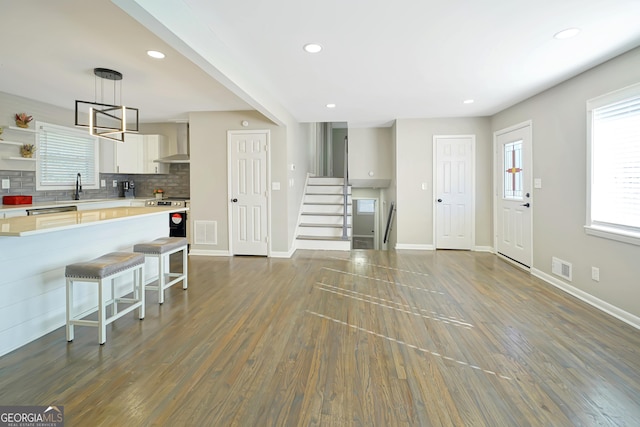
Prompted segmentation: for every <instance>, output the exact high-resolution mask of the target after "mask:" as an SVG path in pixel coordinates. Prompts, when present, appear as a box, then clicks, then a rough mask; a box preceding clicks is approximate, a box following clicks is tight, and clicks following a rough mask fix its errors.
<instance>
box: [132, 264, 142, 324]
mask: <svg viewBox="0 0 640 427" xmlns="http://www.w3.org/2000/svg"><path fill="white" fill-rule="evenodd" d="M133 289H134V293H135V294H136V297H135V298H136V299H137V300H140V302H141V303H142V304H140V307H139V308H138V317H139V318H140V320H142V319H144V264H142V265H141V266H140V268H139V269H138V270H136V271H134V272H133Z"/></svg>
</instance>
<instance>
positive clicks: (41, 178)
mask: <svg viewBox="0 0 640 427" xmlns="http://www.w3.org/2000/svg"><path fill="white" fill-rule="evenodd" d="M97 144H98V143H97V138H95V137H93V136H91V135H89V134H88V133H87V132H83V131H81V130H77V129H73V128H68V127H64V126H58V125H53V124H48V123H40V124H39V127H38V185H39V186H40V187H47V188H51V189H53V188H54V187H55V188H57V189H60V188H69V187H73V186H74V185H75V182H76V176H77V174H78V173H80V174H81V175H82V184H83V186H87V187H91V186H97V179H98V170H97V147H98V145H97Z"/></svg>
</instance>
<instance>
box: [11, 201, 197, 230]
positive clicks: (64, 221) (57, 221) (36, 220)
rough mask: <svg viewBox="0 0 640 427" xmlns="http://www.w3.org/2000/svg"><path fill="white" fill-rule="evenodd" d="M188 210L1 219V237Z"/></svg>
mask: <svg viewBox="0 0 640 427" xmlns="http://www.w3.org/2000/svg"><path fill="white" fill-rule="evenodd" d="M185 210H186V208H172V207H168V208H160V207H154V208H144V207H130V206H125V207H117V208H107V209H95V210H86V211H75V212H61V213H55V214H48V215H33V216H19V217H13V218H7V219H0V237H3V236H6V237H18V236H32V235H36V234H43V233H50V232H52V231H61V230H71V229H77V228H80V227H87V226H93V225H96V224H100V223H102V224H104V223H109V222H117V221H125V220H129V219H131V218H133V217H138V218H142V217H148V216H155V215H164V217H165V219H166V218H167V213H169V212H182V211H185Z"/></svg>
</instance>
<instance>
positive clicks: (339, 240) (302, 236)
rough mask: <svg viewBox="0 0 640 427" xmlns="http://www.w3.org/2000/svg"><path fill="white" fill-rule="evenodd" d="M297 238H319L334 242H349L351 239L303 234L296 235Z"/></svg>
mask: <svg viewBox="0 0 640 427" xmlns="http://www.w3.org/2000/svg"><path fill="white" fill-rule="evenodd" d="M296 239H298V240H321V241H335V242H350V241H351V239H348V240H342V237H340V236H305V235H303V234H301V235H299V236H297V237H296Z"/></svg>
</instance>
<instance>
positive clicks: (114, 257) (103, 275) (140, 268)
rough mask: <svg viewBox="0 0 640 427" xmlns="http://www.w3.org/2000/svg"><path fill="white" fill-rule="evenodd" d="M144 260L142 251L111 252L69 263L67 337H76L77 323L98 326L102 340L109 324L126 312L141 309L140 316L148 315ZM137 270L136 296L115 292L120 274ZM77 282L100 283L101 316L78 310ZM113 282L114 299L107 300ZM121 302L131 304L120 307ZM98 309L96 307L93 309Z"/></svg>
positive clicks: (67, 273) (101, 342)
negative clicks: (93, 317)
mask: <svg viewBox="0 0 640 427" xmlns="http://www.w3.org/2000/svg"><path fill="white" fill-rule="evenodd" d="M144 261H145V258H144V256H143V255H141V254H136V253H131V252H111V253H108V254H106V255H103V256H101V257H98V258H96V259H93V260H91V261H86V262H78V263H75V264H70V265H67V266H66V268H65V274H64V275H65V277H66V282H67V341H73V327H74V325H78V326H93V327H97V328H98V342H99V343H100V344H104V343H105V342H106V340H107V325H108V324H109V323H111V322H113V321H114V320H116V319H118V318H120V317H122V316H124V315H125V314H127V313H129V312H131V311H133V310H135V309H136V308H137V309H138V316H139V317H140V319H144ZM131 273H133V297H132V298H117V297H116V294H115V280H114V279H116V278H118V277H120V276H123V275H125V274H131ZM76 282H87V283H96V284H97V285H98V308H97V311H98V320H83V319H82V317H83V316H86V314H87V313H86V312H85V313H83V314H74V313H73V311H74V305H73V286H74V284H75V283H76ZM108 283H110V285H111V299H110V300H108V301H107V300H105V286H106V285H107V284H108ZM118 303H125V304H129V305H128V306H127V307H126V308H125V309H124V310H119V307H118ZM108 306H111V315H110V316H108V317H107V307H108ZM93 311H96V310H93Z"/></svg>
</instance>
